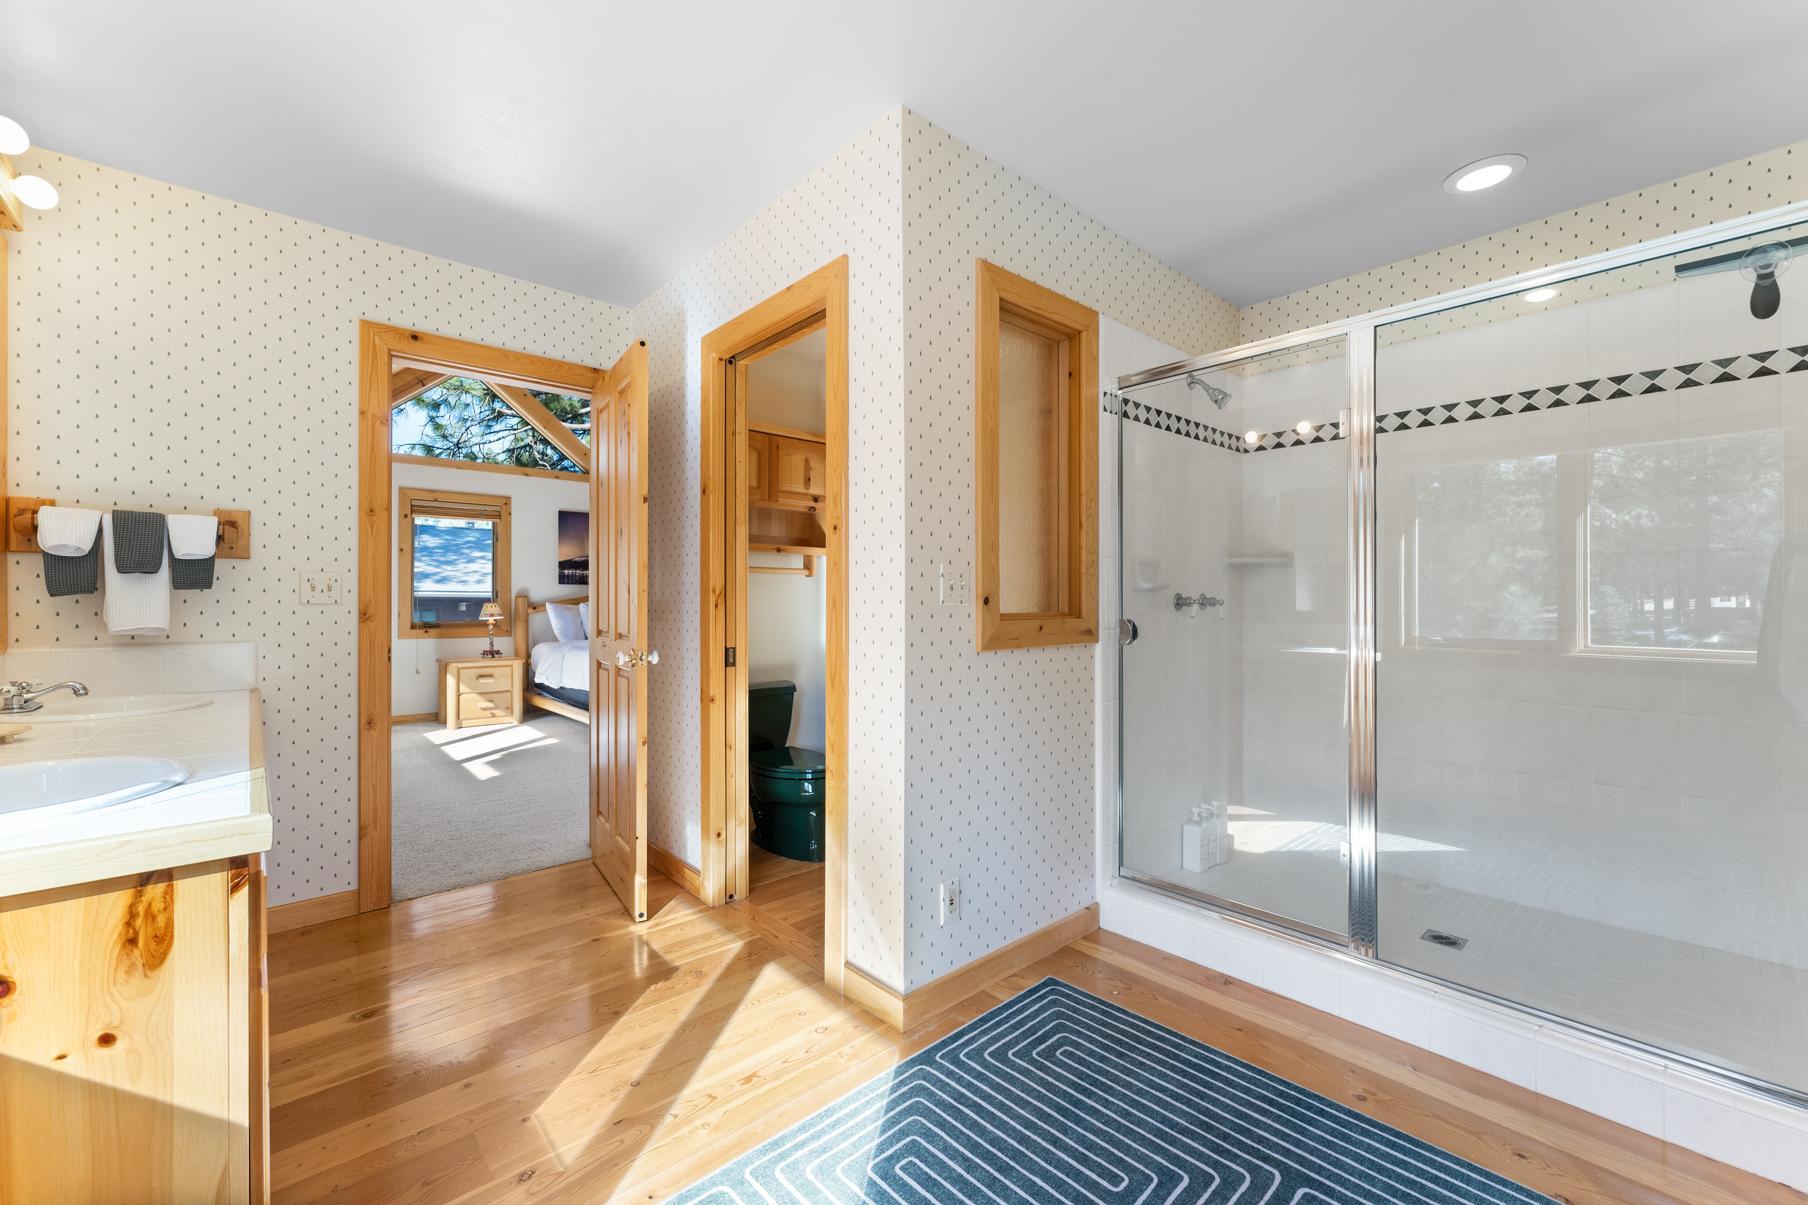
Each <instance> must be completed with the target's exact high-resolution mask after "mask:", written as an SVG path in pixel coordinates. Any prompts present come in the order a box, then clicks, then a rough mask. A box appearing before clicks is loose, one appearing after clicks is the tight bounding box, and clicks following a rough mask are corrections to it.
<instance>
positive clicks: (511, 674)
mask: <svg viewBox="0 0 1808 1205" xmlns="http://www.w3.org/2000/svg"><path fill="white" fill-rule="evenodd" d="M526 688H527V658H525V657H459V658H444V657H442V658H441V659H440V663H439V722H440V723H442V724H444V725H445V726H446V727H448V728H475V727H477V726H478V725H480V724H519V723H520V722H521V713H522V711H523V709H524V708H525V707H526V705H527V689H526Z"/></svg>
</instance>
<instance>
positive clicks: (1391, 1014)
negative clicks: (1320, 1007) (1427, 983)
mask: <svg viewBox="0 0 1808 1205" xmlns="http://www.w3.org/2000/svg"><path fill="white" fill-rule="evenodd" d="M1397 982H1398V981H1397V980H1394V979H1393V977H1392V976H1389V975H1386V974H1385V973H1382V972H1376V971H1372V970H1370V969H1368V968H1367V967H1359V966H1351V965H1346V966H1345V967H1344V968H1343V969H1342V974H1341V976H1340V978H1339V983H1338V991H1339V996H1338V1010H1337V1011H1338V1013H1339V1015H1341V1016H1342V1017H1343V1019H1344V1020H1346V1021H1354V1022H1355V1023H1356V1024H1358V1025H1362V1026H1366V1027H1367V1028H1369V1029H1373V1030H1376V1031H1377V1032H1380V1033H1384V1034H1387V1035H1388V1036H1389V1037H1393V1038H1399V1039H1400V1040H1401V1041H1402V1042H1411V1043H1412V1044H1413V1045H1414V1046H1424V1045H1425V1044H1426V1030H1427V1017H1428V1014H1429V1006H1428V1003H1427V1001H1426V999H1425V995H1424V993H1422V992H1416V991H1412V990H1410V989H1402V988H1400V987H1397V986H1394V984H1395V983H1397Z"/></svg>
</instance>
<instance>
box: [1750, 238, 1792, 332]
mask: <svg viewBox="0 0 1808 1205" xmlns="http://www.w3.org/2000/svg"><path fill="white" fill-rule="evenodd" d="M1792 254H1793V252H1792V251H1791V250H1790V247H1789V245H1788V244H1787V243H1765V244H1764V245H1763V246H1762V247H1753V248H1752V249H1751V250H1750V251H1747V252H1746V253H1745V258H1743V259H1741V260H1740V261H1739V275H1741V276H1743V277H1745V279H1747V280H1749V281H1751V282H1752V293H1751V315H1752V317H1753V318H1770V317H1773V316H1775V314H1776V312H1777V308H1778V307H1779V306H1781V305H1782V304H1783V290H1782V289H1780V288H1778V287H1777V277H1779V276H1781V275H1783V273H1784V272H1785V271H1786V270H1788V268H1789V257H1790V255H1792Z"/></svg>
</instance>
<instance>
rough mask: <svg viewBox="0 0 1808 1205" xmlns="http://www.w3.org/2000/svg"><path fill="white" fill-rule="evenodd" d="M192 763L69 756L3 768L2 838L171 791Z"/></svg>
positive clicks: (0, 768) (0, 771)
mask: <svg viewBox="0 0 1808 1205" xmlns="http://www.w3.org/2000/svg"><path fill="white" fill-rule="evenodd" d="M187 779H188V767H187V766H184V765H183V764H182V763H181V762H179V761H172V760H171V759H169V758H167V757H70V758H60V759H57V760H54V761H28V762H19V763H16V764H14V765H10V766H0V838H4V837H6V836H7V835H8V834H9V833H15V832H24V831H28V830H30V829H33V828H38V827H40V826H41V824H42V822H43V821H46V820H52V819H55V818H56V817H59V816H70V815H74V814H76V813H78V812H92V811H98V810H99V809H101V808H106V807H114V806H116V805H118V804H122V803H128V802H130V801H131V800H134V799H139V798H142V797H143V796H146V795H150V794H154V793H155V792H157V791H164V790H168V789H169V788H170V787H173V786H176V785H177V784H178V783H181V782H184V781H186V780H187Z"/></svg>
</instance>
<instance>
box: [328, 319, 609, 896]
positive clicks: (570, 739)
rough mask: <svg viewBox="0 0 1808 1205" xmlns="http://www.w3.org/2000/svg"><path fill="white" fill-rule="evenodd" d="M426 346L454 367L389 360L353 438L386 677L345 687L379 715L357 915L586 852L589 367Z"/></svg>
mask: <svg viewBox="0 0 1808 1205" xmlns="http://www.w3.org/2000/svg"><path fill="white" fill-rule="evenodd" d="M423 338H431V336H423ZM442 342H443V343H445V344H447V345H450V346H449V347H448V348H447V349H446V350H447V351H449V352H450V353H451V354H452V355H455V356H458V357H459V358H456V359H448V358H446V357H444V356H442V357H439V358H436V359H434V360H433V361H431V362H428V361H425V360H423V361H422V362H418V363H417V362H413V361H412V360H409V359H406V358H402V359H397V360H395V362H394V363H392V365H391V368H390V371H389V382H388V390H387V399H386V400H387V403H388V413H387V415H379V416H377V417H382V418H384V419H386V423H385V426H386V431H384V432H382V433H379V432H377V431H376V430H375V424H374V423H372V424H371V425H370V427H369V428H367V434H369V435H370V436H372V437H377V436H379V434H381V435H383V436H386V438H384V439H383V440H382V442H381V444H380V445H379V447H378V448H376V449H373V451H378V452H386V455H385V456H384V457H383V460H382V464H383V466H384V467H386V468H387V470H388V472H387V477H388V481H387V483H386V484H385V485H384V486H383V487H382V493H381V494H380V495H379V496H381V497H383V498H386V499H387V502H388V506H387V507H386V508H383V509H385V510H387V515H386V516H385V518H384V520H377V521H378V522H380V523H381V525H382V526H385V527H386V528H387V532H386V534H387V536H388V537H389V539H388V552H389V557H388V560H389V564H388V565H387V566H386V567H387V568H388V570H389V579H390V582H391V583H392V590H391V595H392V601H391V605H390V606H389V607H388V608H387V614H386V623H384V625H383V626H384V627H386V628H387V632H386V633H383V634H382V636H383V638H384V642H383V648H382V650H381V652H382V656H383V663H384V666H385V667H386V669H387V672H386V673H378V674H377V675H374V680H373V676H372V675H369V674H361V678H360V690H361V693H363V694H370V693H373V692H380V693H381V695H383V696H384V698H385V699H386V701H387V704H388V706H387V707H386V708H382V711H383V712H384V713H386V719H387V722H386V723H384V724H382V725H380V726H378V725H373V724H371V723H370V722H369V721H370V719H371V718H372V717H373V716H374V715H375V714H376V711H377V708H376V707H374V706H372V704H373V702H376V701H378V700H372V699H370V698H366V699H364V700H363V711H364V716H365V720H366V723H365V724H364V725H362V726H361V728H362V729H364V730H362V731H361V734H360V737H361V762H362V763H363V764H362V765H361V771H363V773H361V790H360V804H361V818H362V819H363V820H364V821H365V822H364V823H361V825H360V843H359V844H360V900H359V902H360V907H361V908H362V909H365V910H368V909H370V908H376V907H383V906H386V905H387V904H388V903H390V902H392V901H395V900H405V899H413V898H417V897H420V896H425V895H432V894H436V893H438V892H442V891H450V890H454V889H457V888H461V887H469V886H473V885H476V884H480V883H488V882H493V881H496V880H499V879H503V878H507V877H509V876H511V875H516V874H521V873H525V872H528V871H533V870H540V869H544V868H547V867H551V866H558V865H563V864H566V863H571V862H581V861H587V860H589V859H590V858H591V856H592V842H591V823H590V802H591V798H592V796H591V784H590V763H591V752H592V751H591V747H590V746H591V732H590V723H589V694H590V689H589V688H590V648H589V642H588V640H587V639H586V633H588V632H589V631H590V630H591V628H590V620H589V615H588V612H589V609H590V605H591V597H590V586H591V582H590V557H591V548H592V540H591V531H590V519H591V512H592V505H591V490H592V483H591V472H590V470H591V453H590V442H591V414H592V392H593V390H594V388H595V384H596V380H597V370H596V369H594V368H590V367H588V366H585V365H579V364H569V363H565V362H562V361H542V360H540V359H539V358H537V357H524V356H522V355H520V354H519V353H514V352H507V351H503V350H502V349H496V348H487V347H481V346H480V345H472V344H460V343H457V342H456V341H451V340H445V341H442ZM370 387H371V382H368V381H367V382H366V393H367V394H368V393H369V392H370ZM368 408H369V407H368V405H367V409H368ZM371 417H372V416H370V415H367V420H368V419H370V418H371ZM372 459H374V457H373V458H372ZM370 467H371V466H370V463H369V460H368V459H367V461H366V464H365V470H366V474H365V475H366V480H365V482H364V493H365V495H366V503H365V507H366V515H367V522H369V521H371V520H373V519H374V515H373V514H372V509H371V508H370V506H369V503H370V501H371V499H370V494H371V493H372V491H373V487H374V486H375V483H374V482H373V481H372V480H371V477H372V474H371V473H370V471H369V470H370ZM370 534H371V533H369V532H366V533H365V537H366V538H365V543H366V544H367V545H368V544H369V543H370V542H371V541H370V540H369V538H368V537H369V535H370ZM365 626H367V627H368V626H371V625H368V624H367V625H365ZM379 727H380V730H379V731H372V729H379ZM383 736H386V737H387V739H386V740H383V739H379V738H380V737H383ZM379 759H380V760H379ZM373 770H376V771H383V772H384V773H381V774H380V775H379V774H376V773H372V772H371V771H373ZM379 777H380V778H381V779H382V780H384V781H383V782H381V783H379V782H377V781H376V780H377V779H378V778H379ZM379 789H380V790H381V792H382V796H381V797H379V796H378V794H377V792H378V790H379ZM373 821H376V822H377V823H373ZM379 830H381V831H379ZM382 837H386V840H382V839H380V838H382Z"/></svg>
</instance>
